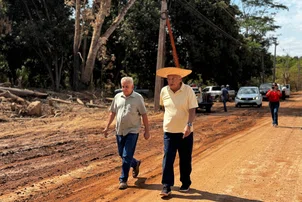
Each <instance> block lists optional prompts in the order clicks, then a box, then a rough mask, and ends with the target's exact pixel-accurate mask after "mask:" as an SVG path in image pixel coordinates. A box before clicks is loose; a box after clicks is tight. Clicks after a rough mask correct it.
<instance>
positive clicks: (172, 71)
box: [156, 67, 192, 78]
mask: <svg viewBox="0 0 302 202" xmlns="http://www.w3.org/2000/svg"><path fill="white" fill-rule="evenodd" d="M191 72H192V70H189V69H182V68H179V67H164V68H161V69H158V70H157V71H156V75H157V76H160V77H163V78H167V77H168V75H179V76H181V78H183V77H185V76H188V75H189V74H191Z"/></svg>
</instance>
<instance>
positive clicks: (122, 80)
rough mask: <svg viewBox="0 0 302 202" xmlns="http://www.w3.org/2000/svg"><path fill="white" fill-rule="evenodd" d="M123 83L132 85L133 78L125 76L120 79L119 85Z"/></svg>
mask: <svg viewBox="0 0 302 202" xmlns="http://www.w3.org/2000/svg"><path fill="white" fill-rule="evenodd" d="M123 82H126V83H130V84H133V78H132V77H129V76H125V77H123V78H122V79H121V83H123Z"/></svg>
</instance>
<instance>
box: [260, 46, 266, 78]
mask: <svg viewBox="0 0 302 202" xmlns="http://www.w3.org/2000/svg"><path fill="white" fill-rule="evenodd" d="M263 54H264V53H263V51H261V69H262V73H261V74H262V76H261V83H264V76H265V73H264V57H263Z"/></svg>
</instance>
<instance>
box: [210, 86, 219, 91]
mask: <svg viewBox="0 0 302 202" xmlns="http://www.w3.org/2000/svg"><path fill="white" fill-rule="evenodd" d="M212 90H221V88H220V87H219V86H214V87H213V88H212Z"/></svg>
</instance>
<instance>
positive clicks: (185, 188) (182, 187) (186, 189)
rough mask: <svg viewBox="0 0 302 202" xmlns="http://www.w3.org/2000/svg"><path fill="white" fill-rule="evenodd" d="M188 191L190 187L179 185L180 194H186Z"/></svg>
mask: <svg viewBox="0 0 302 202" xmlns="http://www.w3.org/2000/svg"><path fill="white" fill-rule="evenodd" d="M189 190H190V185H189V186H187V185H181V187H180V188H179V191H180V192H188V191H189Z"/></svg>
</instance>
